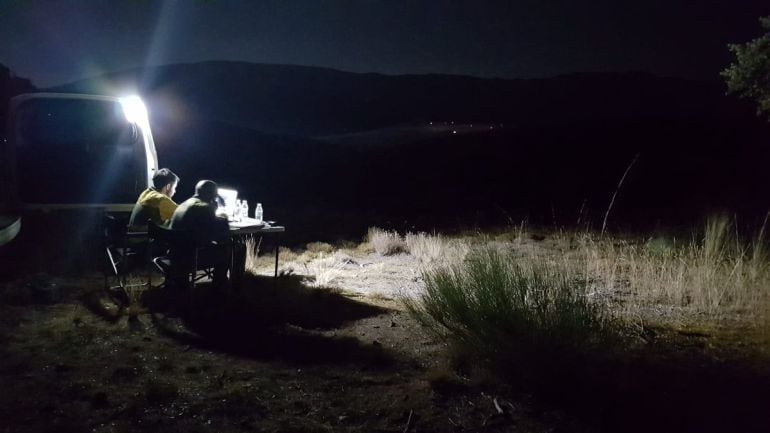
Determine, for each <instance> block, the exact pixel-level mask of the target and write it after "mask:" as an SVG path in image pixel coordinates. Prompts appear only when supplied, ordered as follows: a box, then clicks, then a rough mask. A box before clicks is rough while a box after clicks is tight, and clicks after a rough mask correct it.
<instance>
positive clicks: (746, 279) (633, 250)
mask: <svg viewBox="0 0 770 433" xmlns="http://www.w3.org/2000/svg"><path fill="white" fill-rule="evenodd" d="M763 237H764V229H763V230H761V231H760V232H759V234H757V235H756V236H755V237H754V239H753V240H751V241H750V242H745V241H742V240H741V239H740V238H739V236H738V235H737V234H736V233H735V232H734V230H733V229H732V225H731V224H730V221H729V220H728V219H727V218H724V217H720V218H712V219H710V220H709V221H708V222H707V223H706V226H705V228H704V230H703V231H702V232H701V233H700V234H698V235H696V236H695V237H693V238H692V239H691V240H689V241H686V242H677V241H676V240H675V239H674V240H667V239H664V238H650V239H649V240H647V241H646V242H643V243H639V242H625V241H620V242H619V241H617V240H611V239H606V238H594V237H592V236H590V235H587V234H586V235H584V236H583V237H582V238H580V239H578V240H577V241H576V245H575V249H574V250H573V251H572V252H571V253H570V254H569V257H570V260H572V261H573V263H574V266H580V267H584V270H583V272H584V273H585V274H586V275H588V276H590V278H591V279H592V286H593V290H594V293H595V294H599V295H602V294H603V295H606V296H610V297H615V298H619V299H620V301H621V303H622V306H621V311H620V313H621V314H623V315H627V316H631V317H633V316H644V312H645V311H652V310H655V311H658V313H659V314H661V312H662V315H663V316H668V317H658V319H664V320H666V319H676V320H687V318H688V317H689V318H697V319H698V320H700V321H703V320H704V319H705V320H719V319H720V318H723V317H726V316H728V315H731V316H735V315H739V316H743V317H745V318H747V319H758V318H760V317H762V316H764V315H765V314H766V313H767V311H766V310H767V308H766V305H767V302H768V295H769V294H770V266H769V265H770V264H769V263H768V255H767V251H766V249H765V246H764V239H763ZM531 259H532V260H534V259H535V258H531ZM672 313H681V314H672Z"/></svg>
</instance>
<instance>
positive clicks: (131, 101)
mask: <svg viewBox="0 0 770 433" xmlns="http://www.w3.org/2000/svg"><path fill="white" fill-rule="evenodd" d="M120 105H122V106H123V113H124V114H125V115H126V120H128V121H129V122H131V123H136V124H139V125H145V124H147V123H148V122H147V108H146V107H145V106H144V102H142V99H141V98H139V97H138V96H136V95H132V96H126V97H124V98H120Z"/></svg>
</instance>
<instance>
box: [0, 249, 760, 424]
mask: <svg viewBox="0 0 770 433" xmlns="http://www.w3.org/2000/svg"><path fill="white" fill-rule="evenodd" d="M518 247H520V248H530V249H531V248H550V247H549V246H548V242H547V241H546V242H545V243H541V242H540V241H532V242H527V243H526V245H523V246H522V245H518ZM330 257H331V259H330ZM260 260H263V261H260V262H259V263H257V272H256V273H257V275H255V276H250V277H249V278H247V280H246V281H245V282H244V287H243V288H242V289H241V290H240V291H239V292H230V291H222V290H214V289H213V288H212V287H209V286H208V285H206V284H203V285H201V286H200V287H199V288H198V289H196V291H195V292H193V293H185V294H178V293H173V292H169V291H164V289H152V290H149V291H146V292H140V291H135V292H131V293H130V295H131V296H132V297H134V298H135V300H139V299H141V303H142V304H143V305H144V306H142V307H132V308H130V309H126V308H120V307H118V304H117V303H115V302H114V299H112V298H111V297H110V296H108V295H109V293H107V292H105V290H104V289H103V281H102V277H101V275H97V274H92V275H88V276H80V277H76V278H75V277H60V276H49V275H34V276H28V277H25V278H21V279H17V280H13V281H6V282H4V283H2V289H1V290H2V291H1V292H0V295H1V296H0V386H1V387H2V392H0V432H86V431H90V432H133V431H143V432H144V431H148V432H155V431H157V432H161V431H162V432H250V431H254V432H480V431H484V432H551V431H577V432H580V431H618V430H617V429H616V428H615V427H616V424H610V425H609V427H608V426H607V425H602V424H601V423H598V424H597V423H595V422H591V421H589V422H586V421H585V420H584V419H582V418H581V417H576V416H574V413H571V412H569V411H563V410H560V409H558V408H554V406H552V405H548V404H542V403H541V402H539V401H536V400H535V398H534V397H532V396H531V395H530V394H529V393H526V392H519V391H516V390H514V389H512V388H510V387H509V386H506V385H504V384H502V383H501V382H500V381H499V380H498V379H495V378H494V377H493V376H491V375H488V374H486V373H484V372H483V370H482V369H479V368H477V366H475V365H473V364H471V365H468V364H465V363H462V362H458V361H456V358H454V357H453V356H452V355H453V349H452V348H451V347H449V346H448V345H447V344H446V343H445V342H444V341H443V340H442V339H440V338H438V337H436V336H434V335H431V334H429V333H428V332H427V331H426V330H425V329H423V328H422V327H421V326H420V325H418V324H417V323H416V322H415V321H414V320H413V319H412V318H411V317H410V316H409V315H408V314H407V313H406V312H405V311H404V309H403V306H402V304H401V302H400V301H399V297H400V296H403V295H410V294H411V295H414V294H416V293H419V291H420V290H421V289H422V281H421V278H420V265H419V263H418V262H417V261H416V259H415V258H414V257H412V256H410V255H408V254H397V255H393V256H386V257H384V256H379V255H377V254H376V253H374V252H371V251H367V250H356V249H349V250H345V251H342V252H339V251H338V252H327V253H318V252H317V251H316V252H313V253H312V254H309V253H308V254H305V255H304V257H303V255H302V254H299V253H290V252H285V255H284V260H283V262H282V265H281V271H282V276H281V277H279V278H278V279H273V278H272V276H271V273H272V267H271V263H272V261H271V260H272V259H271V257H265V258H264V259H260ZM324 260H325V261H324ZM314 275H315V277H314ZM321 280H323V281H321ZM321 282H322V283H323V284H320V283H321ZM181 317H184V319H182V318H181ZM674 334H676V333H674ZM675 337H677V338H680V340H681V341H680V342H679V343H677V345H675V347H678V348H679V349H682V350H683V351H684V352H687V351H690V350H697V351H700V350H701V349H703V348H704V347H710V342H709V341H708V338H707V337H706V336H704V335H701V334H698V333H693V334H692V335H686V336H684V337H682V335H681V334H676V335H675ZM657 339H658V341H663V340H664V336H663V334H662V333H660V335H658V337H657ZM661 360H662V361H661ZM680 361H681V358H680V357H677V356H673V355H672V356H669V355H665V356H663V357H661V358H659V364H661V365H662V366H664V367H665V368H663V367H661V369H660V370H655V372H654V375H653V373H651V372H634V375H635V376H638V378H637V379H634V380H628V381H626V382H624V383H623V384H621V390H620V391H616V394H613V397H612V398H613V399H616V400H617V399H619V398H618V397H617V396H620V398H622V399H626V398H627V399H628V400H629V401H630V402H633V404H634V405H635V406H637V410H636V411H635V412H634V417H631V418H629V419H628V420H627V421H623V422H628V421H631V423H630V424H629V428H630V430H637V431H640V429H638V428H634V426H637V427H638V426H640V425H642V426H643V425H647V424H646V421H645V417H646V415H647V411H648V409H649V408H655V407H658V406H667V405H668V406H671V405H673V409H671V408H667V409H666V410H665V411H664V413H665V414H664V416H665V417H666V418H665V421H666V422H668V424H666V425H665V426H678V427H682V426H687V425H688V424H687V423H688V418H686V417H687V416H692V414H693V413H695V414H701V413H704V414H708V413H709V412H710V411H713V412H714V413H717V411H716V410H713V408H714V407H716V408H721V409H722V410H723V413H728V415H726V416H727V417H728V418H730V419H731V418H732V417H733V415H732V414H733V412H732V411H737V412H735V413H736V414H739V413H741V410H744V411H746V413H749V412H751V411H753V410H755V409H756V408H755V407H754V406H753V405H760V406H761V405H763V404H764V402H765V401H770V399H766V397H767V396H766V395H765V394H767V392H766V391H763V395H762V396H761V397H759V398H756V399H752V400H751V403H749V405H748V406H746V405H745V404H744V403H743V401H744V400H743V399H741V398H735V397H734V393H735V392H745V391H746V390H747V389H748V388H747V387H748V386H749V385H746V383H754V384H756V383H760V382H761V381H759V382H757V380H756V379H757V378H756V377H754V376H746V375H745V374H741V375H739V376H734V375H731V374H722V372H723V371H725V368H724V365H723V364H724V363H725V362H727V361H725V360H724V359H723V360H722V362H723V364H719V363H718V362H717V363H712V364H713V365H712V364H709V366H707V367H704V368H703V369H702V370H697V371H698V373H697V374H696V373H693V371H695V370H693V368H691V364H692V363H691V362H690V361H687V363H685V364H681V362H680ZM698 362H700V361H698ZM714 365H715V366H716V367H713V366H714ZM673 366H681V368H679V367H677V368H679V369H677V368H673ZM712 367H713V368H715V369H716V370H714V369H712ZM728 370H730V371H732V367H731V368H730V369H728ZM713 371H718V372H719V373H718V374H716V375H714V374H711V372H713ZM647 375H649V377H650V378H653V377H654V378H658V377H661V378H665V379H660V380H659V381H660V383H661V384H662V383H664V380H665V381H666V383H665V385H664V386H663V387H662V388H661V389H660V390H659V391H658V390H657V387H658V379H651V380H647V377H648V376H647ZM703 375H705V377H713V378H717V379H718V381H719V383H721V381H726V382H729V383H730V384H738V385H730V387H726V388H724V390H723V389H722V388H716V389H711V388H709V387H710V384H711V383H712V382H710V381H705V382H704V381H703V380H701V378H702V377H704V376H703ZM679 377H686V378H687V379H686V380H684V379H682V380H678V379H676V380H671V378H679ZM735 377H740V380H735V379H734V378H735ZM717 379H714V380H715V381H717ZM760 379H762V380H765V379H767V378H760ZM639 382H644V383H651V384H652V385H650V388H656V390H655V391H654V392H655V393H652V392H651V391H649V390H643V389H641V388H640V387H639V384H638V383H639ZM699 383H702V384H703V385H702V388H699V385H698V384H699ZM761 383H764V382H761ZM769 383H770V382H769ZM752 390H753V388H752ZM723 391H724V392H723ZM590 392H592V391H589V393H588V394H586V401H585V402H584V403H585V405H584V406H582V408H583V409H582V410H584V411H585V410H586V408H587V410H588V411H589V412H591V413H593V412H595V413H599V414H601V413H602V412H603V411H608V410H610V409H608V407H611V406H607V405H606V402H607V401H610V399H605V400H602V399H601V398H599V397H594V396H593V395H592V394H590ZM597 392H598V391H597ZM725 392H726V393H727V394H725ZM698 394H702V396H703V401H707V400H708V401H710V403H708V404H706V405H702V403H703V401H701V399H698V398H695V399H692V398H691V397H690V396H693V395H698ZM712 394H717V395H718V397H716V398H712ZM723 394H724V395H723ZM651 396H654V398H648V397H651ZM605 397H606V396H605ZM749 397H752V396H749ZM593 398H595V400H593V403H592V401H591V399H593ZM752 398H753V397H752ZM681 399H692V401H688V402H687V403H686V405H687V408H682V409H679V408H677V407H676V405H677V404H681ZM731 400H734V401H737V402H739V403H740V404H738V403H736V404H738V405H739V406H740V407H739V408H737V409H736V408H734V407H732V406H730V407H726V406H725V403H724V402H725V401H731ZM728 404H729V403H728ZM624 416H625V415H624ZM680 416H681V417H682V419H681V420H677V417H680ZM695 416H700V415H695ZM735 416H739V415H735ZM589 418H592V417H589ZM625 419H626V418H624V420H625ZM672 419H673V421H672ZM703 419H704V420H706V421H704V422H706V423H707V422H708V418H707V417H706V418H703ZM650 422H651V423H653V425H654V423H655V422H657V420H656V421H650ZM752 422H753V421H752ZM736 425H737V426H741V425H742V424H740V423H738V424H736ZM747 425H749V426H750V427H753V426H755V425H756V424H755V423H749V424H747ZM761 425H762V426H765V425H766V424H761ZM658 430H659V431H668V430H667V428H664V427H663V425H662V426H661V428H660V429H658ZM707 430H708V429H707ZM678 431H688V429H687V428H684V429H682V428H679V429H678ZM714 431H717V430H714ZM743 431H749V429H744V430H743ZM756 431H761V430H756Z"/></svg>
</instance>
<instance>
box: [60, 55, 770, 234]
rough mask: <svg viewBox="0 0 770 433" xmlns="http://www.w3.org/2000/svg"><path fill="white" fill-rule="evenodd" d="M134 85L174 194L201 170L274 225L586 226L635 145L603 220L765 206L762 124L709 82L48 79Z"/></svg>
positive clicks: (89, 86) (188, 70) (682, 219)
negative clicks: (373, 221) (350, 216)
mask: <svg viewBox="0 0 770 433" xmlns="http://www.w3.org/2000/svg"><path fill="white" fill-rule="evenodd" d="M140 76H142V77H144V78H143V79H140ZM142 80H144V82H145V83H151V84H145V90H144V91H143V92H142V94H143V95H144V96H145V97H146V99H147V101H148V105H149V106H150V111H151V115H152V119H151V121H152V124H153V129H154V133H155V136H156V143H157V147H158V153H159V156H160V159H161V163H162V165H164V166H170V167H173V168H174V169H175V170H176V171H177V172H178V173H179V174H181V175H182V177H183V184H182V186H181V188H180V192H179V194H180V195H181V196H186V195H187V194H189V193H190V192H191V188H192V185H194V183H195V181H196V180H197V179H199V178H204V177H210V178H213V179H217V180H219V181H220V182H222V183H227V184H232V185H235V186H237V187H238V189H239V190H241V191H242V192H243V194H244V196H245V197H247V198H248V199H249V200H250V201H251V202H253V201H260V202H262V203H264V204H265V206H266V207H267V208H269V209H272V210H277V209H283V210H284V211H283V212H279V213H278V215H276V214H273V215H276V217H277V218H280V219H281V220H282V221H286V222H287V223H291V222H294V223H296V224H301V223H302V221H289V220H291V219H298V220H301V219H302V218H303V217H304V215H307V214H308V209H315V210H316V212H318V213H319V214H320V215H321V218H323V217H324V215H327V217H328V218H332V216H331V215H332V214H333V213H334V212H332V210H334V211H346V212H347V211H349V212H351V213H358V214H361V213H368V214H373V215H399V219H400V220H401V221H402V222H403V221H407V224H410V223H409V221H415V220H417V219H419V217H421V216H422V217H425V218H424V220H425V221H427V223H426V224H427V225H428V227H426V228H430V227H429V226H430V225H439V224H441V223H442V221H446V222H447V224H455V225H456V224H457V222H458V221H463V222H465V223H477V224H496V223H504V222H508V221H509V220H510V219H513V218H516V219H518V218H529V219H530V220H535V221H540V222H546V223H549V224H552V223H554V222H555V223H557V224H566V225H569V224H574V223H576V222H577V220H578V219H579V218H580V220H581V221H582V222H585V221H587V220H590V221H592V222H593V223H594V224H598V223H600V222H601V219H602V217H603V213H604V211H605V210H606V208H607V205H608V203H609V201H610V198H611V196H612V193H613V191H614V189H615V187H616V185H617V182H618V180H619V179H620V177H621V176H622V174H623V172H624V170H625V169H626V167H627V166H628V164H629V163H630V161H631V160H632V159H633V158H634V156H635V155H636V154H640V157H639V159H638V161H637V162H636V164H635V166H634V167H633V169H632V170H631V172H630V173H629V176H628V178H627V179H626V182H625V184H624V186H623V189H622V191H621V193H620V194H619V196H618V198H617V201H616V203H615V208H614V209H613V218H612V220H613V221H615V222H616V224H617V223H633V224H635V225H636V226H639V224H642V225H656V224H658V223H674V224H677V223H690V222H692V219H694V218H698V217H699V216H701V215H702V214H704V213H707V212H711V211H714V210H729V211H731V212H739V213H741V214H748V215H749V216H750V217H751V218H755V217H758V216H761V215H764V213H765V212H766V210H767V207H768V203H767V201H766V200H765V199H764V194H762V193H761V189H760V188H759V187H758V186H760V185H766V184H767V183H768V181H770V178H768V177H769V175H768V174H767V170H765V169H764V166H765V165H766V162H767V161H768V157H769V156H770V155H769V154H768V150H767V149H768V147H767V143H768V142H770V127H768V125H767V124H766V123H764V122H762V121H761V120H760V119H757V118H756V117H755V116H754V112H753V109H752V107H751V106H749V105H746V104H742V103H740V102H739V101H736V100H734V99H733V98H730V97H726V96H724V95H723V89H722V88H721V85H719V84H718V83H706V82H692V81H686V80H679V79H674V78H660V77H655V76H652V75H648V74H573V75H569V76H562V77H556V78H552V79H541V80H490V79H478V78H471V77H460V76H442V75H424V76H384V75H376V74H352V73H346V72H339V71H334V70H329V69H321V68H307V67H299V66H280V65H253V64H243V63H228V62H209V63H201V64H194V65H172V66H166V67H158V68H151V69H146V70H144V71H140V70H132V71H125V72H122V73H117V74H113V75H110V76H104V77H100V78H97V79H93V80H88V81H82V82H78V83H74V84H72V85H69V86H65V87H62V88H59V89H56V90H66V91H82V92H98V90H99V89H104V88H120V87H121V86H120V85H117V84H115V83H125V82H131V81H134V82H142ZM108 84H109V85H108ZM430 122H433V124H432V125H431V124H430ZM452 122H454V124H452ZM474 122H475V125H473V126H472V124H473V123H474ZM453 131H457V133H453ZM581 208H582V209H583V213H582V215H578V214H579V213H580V209H581Z"/></svg>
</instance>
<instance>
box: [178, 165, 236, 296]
mask: <svg viewBox="0 0 770 433" xmlns="http://www.w3.org/2000/svg"><path fill="white" fill-rule="evenodd" d="M217 190H218V187H217V184H216V183H215V182H213V181H210V180H201V181H200V182H198V184H197V185H196V186H195V195H193V196H192V197H190V198H189V199H187V200H185V201H184V202H182V203H181V204H180V205H179V207H177V209H176V211H174V214H173V216H172V217H171V222H170V224H169V227H170V228H171V229H181V230H187V231H189V232H190V234H191V236H192V237H193V239H194V240H195V242H196V244H197V245H199V246H202V247H203V248H202V249H201V250H200V253H199V256H198V268H209V267H213V268H214V282H215V283H217V284H222V283H224V282H226V281H227V271H228V270H230V279H231V282H232V283H233V287H236V288H237V287H238V284H239V283H240V280H241V277H242V276H243V272H244V267H245V262H246V248H245V247H244V246H243V245H241V244H238V243H233V242H232V241H231V239H230V229H229V226H228V223H227V219H226V218H220V217H217V216H216V210H217V204H216V199H217Z"/></svg>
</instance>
